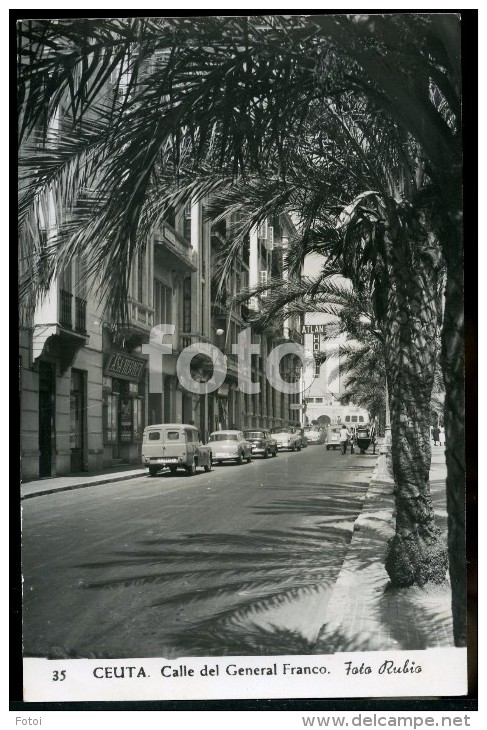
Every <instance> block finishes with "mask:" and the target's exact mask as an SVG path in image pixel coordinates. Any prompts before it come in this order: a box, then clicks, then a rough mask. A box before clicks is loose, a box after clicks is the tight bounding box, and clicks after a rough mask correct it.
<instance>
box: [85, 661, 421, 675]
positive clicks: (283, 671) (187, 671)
mask: <svg viewBox="0 0 487 730" xmlns="http://www.w3.org/2000/svg"><path fill="white" fill-rule="evenodd" d="M335 671H336V670H335ZM338 671H340V672H343V674H344V676H346V677H356V676H357V675H368V674H378V675H394V674H397V675H405V674H406V675H407V674H420V673H421V672H422V671H423V670H422V667H421V665H419V664H416V662H414V661H412V660H410V659H406V660H405V661H403V662H394V661H393V660H392V659H385V660H384V661H383V662H381V663H377V664H375V665H374V666H371V665H368V664H365V662H362V663H361V664H359V663H354V662H351V661H346V662H343V667H341V669H340V670H338ZM331 673H332V672H331V670H330V669H329V668H328V667H326V666H325V665H321V664H314V665H306V666H296V665H294V664H290V663H288V662H283V663H281V664H279V663H278V662H274V663H273V664H271V665H268V666H245V667H242V666H238V665H237V664H233V663H230V664H224V665H221V664H213V665H210V664H205V665H204V666H203V667H200V668H194V667H191V666H190V665H188V664H178V665H170V664H164V665H163V666H161V669H160V674H161V676H162V677H163V678H165V679H185V678H190V677H196V676H200V677H221V676H229V677H243V676H246V677H249V676H255V677H257V676H274V677H277V676H299V675H322V676H324V675H328V674H331ZM93 676H94V677H95V678H96V679H144V678H148V677H150V674H149V673H148V671H147V670H146V669H145V668H144V667H143V666H108V667H95V668H94V670H93Z"/></svg>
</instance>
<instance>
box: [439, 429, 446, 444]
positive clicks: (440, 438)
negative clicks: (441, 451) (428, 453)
mask: <svg viewBox="0 0 487 730" xmlns="http://www.w3.org/2000/svg"><path fill="white" fill-rule="evenodd" d="M439 441H440V446H444V445H445V429H444V428H443V426H441V427H440V433H439Z"/></svg>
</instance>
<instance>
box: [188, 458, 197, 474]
mask: <svg viewBox="0 0 487 730" xmlns="http://www.w3.org/2000/svg"><path fill="white" fill-rule="evenodd" d="M186 474H187V475H188V476H189V477H192V476H193V475H194V474H196V464H195V462H194V461H193V462H192V463H191V464H190V465H189V466H187V467H186Z"/></svg>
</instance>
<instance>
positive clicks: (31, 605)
mask: <svg viewBox="0 0 487 730" xmlns="http://www.w3.org/2000/svg"><path fill="white" fill-rule="evenodd" d="M375 462H376V457H374V456H372V454H365V455H363V456H361V455H357V454H355V455H353V456H352V455H350V454H348V455H346V456H342V455H341V454H340V453H339V452H338V451H336V452H335V451H330V452H327V451H326V449H325V448H324V447H323V446H309V447H308V448H307V449H304V450H303V451H301V452H300V453H286V452H281V453H279V455H278V456H277V457H276V458H272V459H268V460H263V459H261V458H259V457H256V458H255V459H254V461H253V462H252V464H244V465H242V466H238V465H235V466H234V465H232V464H225V465H221V466H216V467H214V468H213V471H212V472H211V473H209V474H205V473H204V472H201V473H200V472H199V473H198V474H197V475H196V476H194V477H187V476H185V475H184V474H183V473H181V474H180V475H179V474H178V475H176V476H170V475H169V474H167V475H166V474H161V475H160V476H158V477H156V478H150V477H148V476H144V477H139V478H135V479H132V480H130V481H125V482H118V483H114V484H106V485H102V486H96V487H88V488H85V489H79V490H75V491H69V492H59V493H56V494H50V495H44V496H40V497H35V498H33V499H29V500H25V501H24V502H23V509H22V518H23V524H22V534H23V538H22V542H23V557H22V560H23V577H24V651H25V655H26V656H42V657H45V656H48V657H52V658H63V657H93V658H95V657H119V658H122V657H134V658H135V657H149V656H154V657H167V658H174V657H177V656H198V655H207V656H212V655H213V656H219V655H220V656H221V655H245V654H296V653H297V654H309V653H312V651H313V644H314V641H315V639H316V636H317V634H318V631H319V629H320V627H321V624H322V618H323V614H324V611H325V608H326V603H327V600H328V597H329V593H330V590H331V588H332V587H333V584H334V581H335V580H336V577H337V574H338V571H339V570H340V566H341V564H342V561H343V558H344V556H345V552H346V549H347V546H348V543H349V541H350V537H351V531H352V529H353V523H354V520H355V518H356V517H357V515H358V514H359V512H360V508H361V504H362V500H363V497H364V494H365V491H366V488H367V485H368V482H369V480H370V476H371V470H372V468H373V466H374V465H375Z"/></svg>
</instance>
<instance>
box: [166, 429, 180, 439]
mask: <svg viewBox="0 0 487 730" xmlns="http://www.w3.org/2000/svg"><path fill="white" fill-rule="evenodd" d="M166 439H167V440H168V441H179V431H166Z"/></svg>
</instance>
